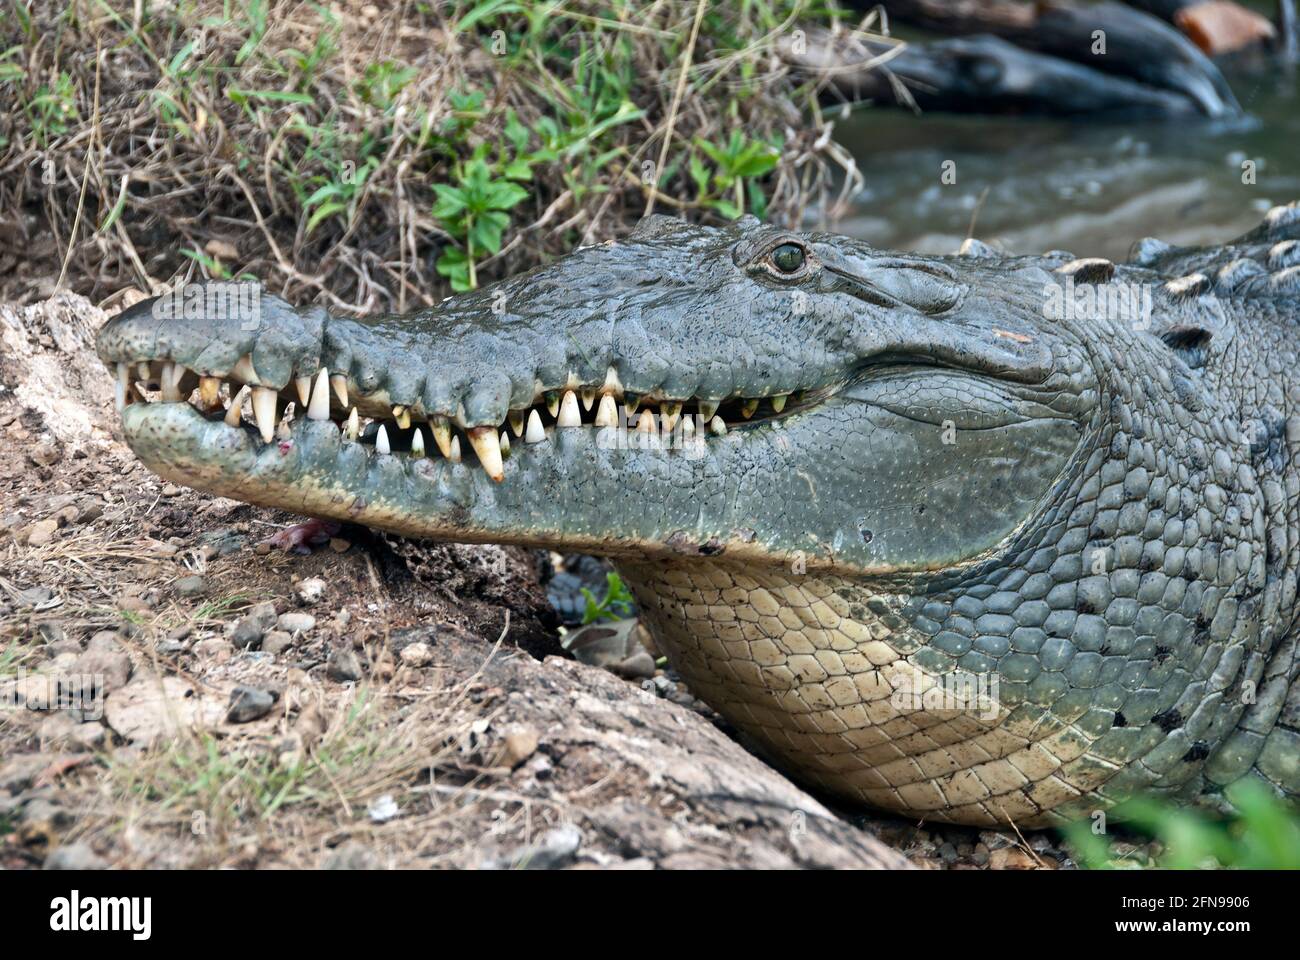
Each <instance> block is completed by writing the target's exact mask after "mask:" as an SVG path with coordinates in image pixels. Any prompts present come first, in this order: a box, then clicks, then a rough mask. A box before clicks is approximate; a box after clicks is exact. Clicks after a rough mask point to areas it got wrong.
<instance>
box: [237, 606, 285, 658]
mask: <svg viewBox="0 0 1300 960" xmlns="http://www.w3.org/2000/svg"><path fill="white" fill-rule="evenodd" d="M273 626H275V604H273V603H272V602H271V601H269V600H267V601H266V602H264V603H259V604H257V606H255V607H253V609H252V610H250V611H249V612H248V613H247V614H246V615H244V616H242V617H240V618H239V619H238V620H236V621H235V625H234V627H232V628H231V630H230V642H231V643H232V644H234V646H235V649H236V650H245V649H248V648H250V647H256V646H258V645H259V644H260V643H261V642H262V637H263V636H265V635H266V633H267V631H269V630H270V629H271V628H272V627H273Z"/></svg>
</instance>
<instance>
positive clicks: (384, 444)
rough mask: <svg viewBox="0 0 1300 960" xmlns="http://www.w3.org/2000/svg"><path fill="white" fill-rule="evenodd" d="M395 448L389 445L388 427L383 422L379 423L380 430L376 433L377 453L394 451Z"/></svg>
mask: <svg viewBox="0 0 1300 960" xmlns="http://www.w3.org/2000/svg"><path fill="white" fill-rule="evenodd" d="M392 452H393V448H392V447H390V446H389V445H388V428H387V427H385V426H384V425H383V424H382V423H381V424H380V425H379V432H378V433H376V434H375V453H380V454H383V453H392Z"/></svg>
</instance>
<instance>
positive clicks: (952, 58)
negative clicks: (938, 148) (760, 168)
mask: <svg viewBox="0 0 1300 960" xmlns="http://www.w3.org/2000/svg"><path fill="white" fill-rule="evenodd" d="M794 49H795V47H794V45H793V44H790V43H786V44H784V45H782V46H781V47H780V51H781V56H782V57H783V59H784V60H785V61H786V62H787V63H789V64H791V65H792V66H794V67H796V68H798V69H799V70H801V71H804V72H806V73H808V74H809V75H813V76H819V77H822V78H824V79H825V80H826V81H827V82H828V84H829V86H830V88H831V89H832V90H834V91H835V93H836V94H837V95H838V96H840V97H843V98H845V99H848V100H853V101H876V102H881V103H888V104H898V105H900V106H904V107H909V106H911V105H912V104H913V103H915V105H916V106H917V107H920V108H921V109H922V110H927V111H934V110H942V111H949V112H954V113H1009V114H1048V115H1053V116H1059V115H1064V116H1081V115H1089V116H1096V115H1105V116H1106V117H1108V118H1110V119H1120V118H1124V119H1132V118H1144V119H1154V118H1165V119H1168V118H1172V117H1180V116H1181V117H1186V116H1189V115H1193V114H1195V113H1196V107H1195V105H1194V104H1193V103H1192V101H1191V100H1190V99H1188V98H1187V97H1185V96H1183V95H1182V94H1179V93H1174V92H1172V91H1168V90H1160V89H1157V88H1154V87H1149V86H1146V85H1144V84H1141V83H1138V82H1136V81H1133V80H1129V79H1127V78H1125V77H1117V76H1113V75H1111V74H1106V73H1102V72H1101V71H1099V70H1095V69H1093V68H1092V67H1089V66H1085V65H1083V64H1078V63H1072V62H1070V61H1068V60H1062V59H1059V58H1057V57H1049V56H1045V55H1043V54H1040V53H1034V52H1032V51H1029V50H1023V49H1021V48H1019V47H1017V46H1015V45H1013V44H1011V43H1008V42H1007V41H1005V40H1001V39H999V38H997V37H992V36H975V37H961V38H955V39H952V40H944V41H940V42H936V43H928V44H908V45H907V46H905V47H904V48H903V49H902V50H901V51H899V52H898V53H895V54H893V55H892V56H889V59H888V61H887V62H884V63H882V62H881V61H882V59H883V58H884V57H886V56H887V55H889V54H890V53H891V51H892V50H893V48H892V47H891V46H890V45H889V44H885V43H881V42H875V41H870V40H865V39H857V38H853V37H848V36H841V37H835V36H833V35H832V34H831V33H830V32H829V31H817V32H814V33H810V34H809V35H808V38H807V42H806V44H805V45H804V47H803V52H802V53H798V54H797V53H795V52H794ZM900 85H901V86H902V87H903V90H902V91H900V90H899V86H900Z"/></svg>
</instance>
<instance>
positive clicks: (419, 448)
mask: <svg viewBox="0 0 1300 960" xmlns="http://www.w3.org/2000/svg"><path fill="white" fill-rule="evenodd" d="M411 456H413V457H422V456H424V431H423V430H421V429H420V428H419V427H416V428H415V432H414V433H413V434H411Z"/></svg>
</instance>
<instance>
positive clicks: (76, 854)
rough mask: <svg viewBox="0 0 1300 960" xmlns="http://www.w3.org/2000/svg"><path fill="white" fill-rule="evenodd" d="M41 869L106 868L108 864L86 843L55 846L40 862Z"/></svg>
mask: <svg viewBox="0 0 1300 960" xmlns="http://www.w3.org/2000/svg"><path fill="white" fill-rule="evenodd" d="M41 869H42V870H107V869H108V864H107V863H105V862H104V859H103V857H101V856H100V855H99V854H97V853H95V851H94V850H92V849H91V848H90V844H88V843H68V844H64V845H63V846H59V847H55V848H54V849H53V850H51V851H50V853H49V855H48V856H47V857H46V858H45V862H44V863H43V864H41Z"/></svg>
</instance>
